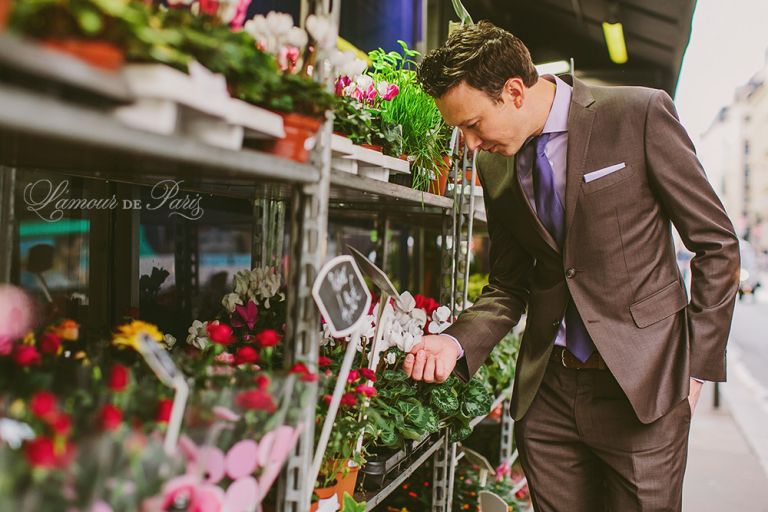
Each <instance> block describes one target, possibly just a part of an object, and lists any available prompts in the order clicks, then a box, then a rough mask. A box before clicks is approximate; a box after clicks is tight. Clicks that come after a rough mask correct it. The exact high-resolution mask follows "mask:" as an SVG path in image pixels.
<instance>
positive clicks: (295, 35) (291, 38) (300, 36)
mask: <svg viewBox="0 0 768 512" xmlns="http://www.w3.org/2000/svg"><path fill="white" fill-rule="evenodd" d="M285 43H286V44H287V45H288V46H293V47H294V48H298V49H300V50H302V49H304V47H305V46H307V33H306V32H304V31H303V30H301V29H300V28H299V27H292V28H291V30H290V31H289V32H288V35H287V36H286V37H285Z"/></svg>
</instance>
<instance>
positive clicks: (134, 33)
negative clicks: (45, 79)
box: [11, 0, 192, 69]
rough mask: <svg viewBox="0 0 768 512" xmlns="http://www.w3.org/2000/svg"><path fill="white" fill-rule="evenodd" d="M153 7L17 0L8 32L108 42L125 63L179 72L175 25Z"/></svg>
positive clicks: (103, 0) (95, 0)
mask: <svg viewBox="0 0 768 512" xmlns="http://www.w3.org/2000/svg"><path fill="white" fill-rule="evenodd" d="M163 18H164V14H163V13H162V12H161V11H159V10H157V9H156V8H155V7H153V6H151V5H148V4H145V3H144V2H136V1H131V0H19V1H17V2H15V4H14V10H13V14H12V19H11V28H12V29H13V30H15V31H16V32H19V33H21V34H23V35H26V36H29V37H33V38H38V39H72V38H74V39H83V40H92V41H103V42H108V43H111V44H113V45H115V46H116V47H118V48H120V49H121V50H122V51H123V52H124V54H125V57H126V58H127V59H128V60H131V61H154V62H162V63H165V64H169V65H172V66H175V67H178V68H182V69H185V68H186V65H187V63H188V62H189V61H190V60H191V58H192V57H191V55H189V54H187V53H185V52H184V51H182V50H181V48H180V47H181V44H182V41H183V35H182V33H181V29H180V26H167V25H164V24H163Z"/></svg>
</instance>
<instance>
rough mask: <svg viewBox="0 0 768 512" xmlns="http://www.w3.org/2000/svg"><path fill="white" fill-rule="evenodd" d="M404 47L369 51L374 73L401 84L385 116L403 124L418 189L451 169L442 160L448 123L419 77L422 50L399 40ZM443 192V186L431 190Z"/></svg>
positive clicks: (406, 151)
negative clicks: (417, 61)
mask: <svg viewBox="0 0 768 512" xmlns="http://www.w3.org/2000/svg"><path fill="white" fill-rule="evenodd" d="M398 43H399V44H400V46H401V47H402V49H403V51H402V54H401V53H398V52H384V51H383V50H381V49H379V50H374V51H372V52H370V53H369V57H370V59H371V61H372V68H373V69H372V70H371V71H370V74H371V76H372V77H373V79H374V80H384V81H386V82H387V83H391V84H394V85H396V86H397V87H398V90H399V92H398V94H397V96H396V97H395V98H393V99H392V101H391V103H390V104H389V105H388V107H387V109H386V111H385V112H383V113H382V119H383V120H384V121H385V122H389V123H393V124H396V125H400V126H401V127H402V141H403V148H402V149H403V152H404V153H406V154H407V155H408V159H409V160H410V161H411V168H412V176H413V177H412V186H413V188H415V189H417V190H423V191H426V190H430V183H432V182H433V180H435V179H439V178H440V177H441V176H445V177H446V178H447V172H448V169H447V167H446V165H445V163H444V161H443V155H444V154H445V153H446V151H447V146H448V137H447V136H446V133H448V134H449V133H450V132H447V130H446V128H445V123H444V122H443V120H442V117H441V115H440V111H439V110H438V109H437V106H436V105H435V102H434V100H433V99H432V97H430V96H429V95H428V94H427V93H425V92H424V90H423V89H422V88H421V86H420V85H419V84H418V82H417V80H416V71H415V69H416V60H415V59H416V58H417V57H418V55H419V53H418V52H417V51H415V50H410V49H409V48H408V45H407V44H406V43H405V42H403V41H398ZM430 191H431V192H434V193H444V186H443V188H442V190H430Z"/></svg>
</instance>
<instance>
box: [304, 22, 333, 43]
mask: <svg viewBox="0 0 768 512" xmlns="http://www.w3.org/2000/svg"><path fill="white" fill-rule="evenodd" d="M306 26H307V32H309V35H311V36H312V38H313V39H314V40H315V41H317V47H318V48H319V49H320V50H330V49H331V48H333V47H335V46H336V30H335V28H334V26H333V23H332V22H331V20H329V19H328V18H325V17H323V16H317V15H315V14H310V15H309V16H308V17H307V23H306Z"/></svg>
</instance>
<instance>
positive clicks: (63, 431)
mask: <svg viewBox="0 0 768 512" xmlns="http://www.w3.org/2000/svg"><path fill="white" fill-rule="evenodd" d="M51 428H52V429H53V431H54V432H56V433H57V434H59V435H60V436H65V435H67V434H69V431H70V430H72V417H71V416H70V415H69V414H65V413H63V412H59V413H55V414H54V415H53V418H52V419H51Z"/></svg>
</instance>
